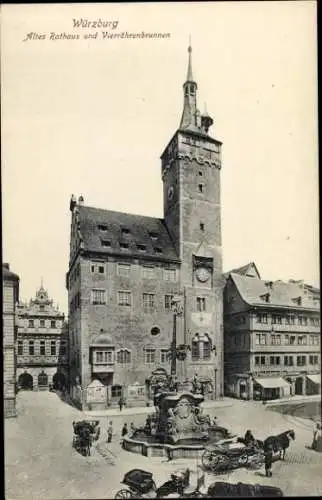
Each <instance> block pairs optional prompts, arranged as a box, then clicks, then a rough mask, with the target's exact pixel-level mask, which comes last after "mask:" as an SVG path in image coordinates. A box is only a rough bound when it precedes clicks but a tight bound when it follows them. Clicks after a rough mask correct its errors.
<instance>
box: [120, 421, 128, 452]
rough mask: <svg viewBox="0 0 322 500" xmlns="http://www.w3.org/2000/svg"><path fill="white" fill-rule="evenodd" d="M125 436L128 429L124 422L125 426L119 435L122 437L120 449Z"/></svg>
mask: <svg viewBox="0 0 322 500" xmlns="http://www.w3.org/2000/svg"><path fill="white" fill-rule="evenodd" d="M127 434H128V428H127V423H126V422H125V424H124V425H123V427H122V433H121V435H122V437H121V446H122V448H124V438H125V436H126V435H127Z"/></svg>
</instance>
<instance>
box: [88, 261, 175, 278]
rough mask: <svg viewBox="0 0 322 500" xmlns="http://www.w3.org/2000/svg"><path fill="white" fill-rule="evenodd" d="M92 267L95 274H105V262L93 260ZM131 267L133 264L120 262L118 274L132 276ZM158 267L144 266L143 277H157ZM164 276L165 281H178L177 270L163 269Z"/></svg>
mask: <svg viewBox="0 0 322 500" xmlns="http://www.w3.org/2000/svg"><path fill="white" fill-rule="evenodd" d="M90 269H91V273H93V274H105V273H106V264H105V262H91V264H90ZM131 269H132V267H131V264H118V265H117V274H118V276H123V277H130V276H131ZM156 269H157V268H156V267H154V266H142V277H143V278H145V279H155V278H156ZM163 278H164V280H165V281H177V270H176V269H163Z"/></svg>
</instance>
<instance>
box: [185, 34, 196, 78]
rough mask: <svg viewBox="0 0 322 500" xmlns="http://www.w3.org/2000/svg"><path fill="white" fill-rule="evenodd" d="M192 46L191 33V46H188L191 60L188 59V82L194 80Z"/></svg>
mask: <svg viewBox="0 0 322 500" xmlns="http://www.w3.org/2000/svg"><path fill="white" fill-rule="evenodd" d="M191 53H192V47H191V35H189V47H188V54H189V60H188V72H187V82H193V81H194V79H193V76H192V56H191Z"/></svg>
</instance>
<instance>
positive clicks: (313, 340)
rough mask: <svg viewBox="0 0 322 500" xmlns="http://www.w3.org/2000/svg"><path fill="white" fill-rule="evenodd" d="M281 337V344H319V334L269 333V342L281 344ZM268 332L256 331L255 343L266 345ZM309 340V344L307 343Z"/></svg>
mask: <svg viewBox="0 0 322 500" xmlns="http://www.w3.org/2000/svg"><path fill="white" fill-rule="evenodd" d="M282 337H283V345H319V335H299V334H298V335H289V334H285V335H280V334H271V335H270V344H271V345H281V344H282ZM267 338H268V334H266V333H256V336H255V344H256V345H267V344H268V342H267ZM308 341H309V344H308Z"/></svg>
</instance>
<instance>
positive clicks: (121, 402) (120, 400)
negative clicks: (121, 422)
mask: <svg viewBox="0 0 322 500" xmlns="http://www.w3.org/2000/svg"><path fill="white" fill-rule="evenodd" d="M123 406H124V401H123V398H122V396H121V397H120V399H119V407H120V411H122V409H123Z"/></svg>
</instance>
